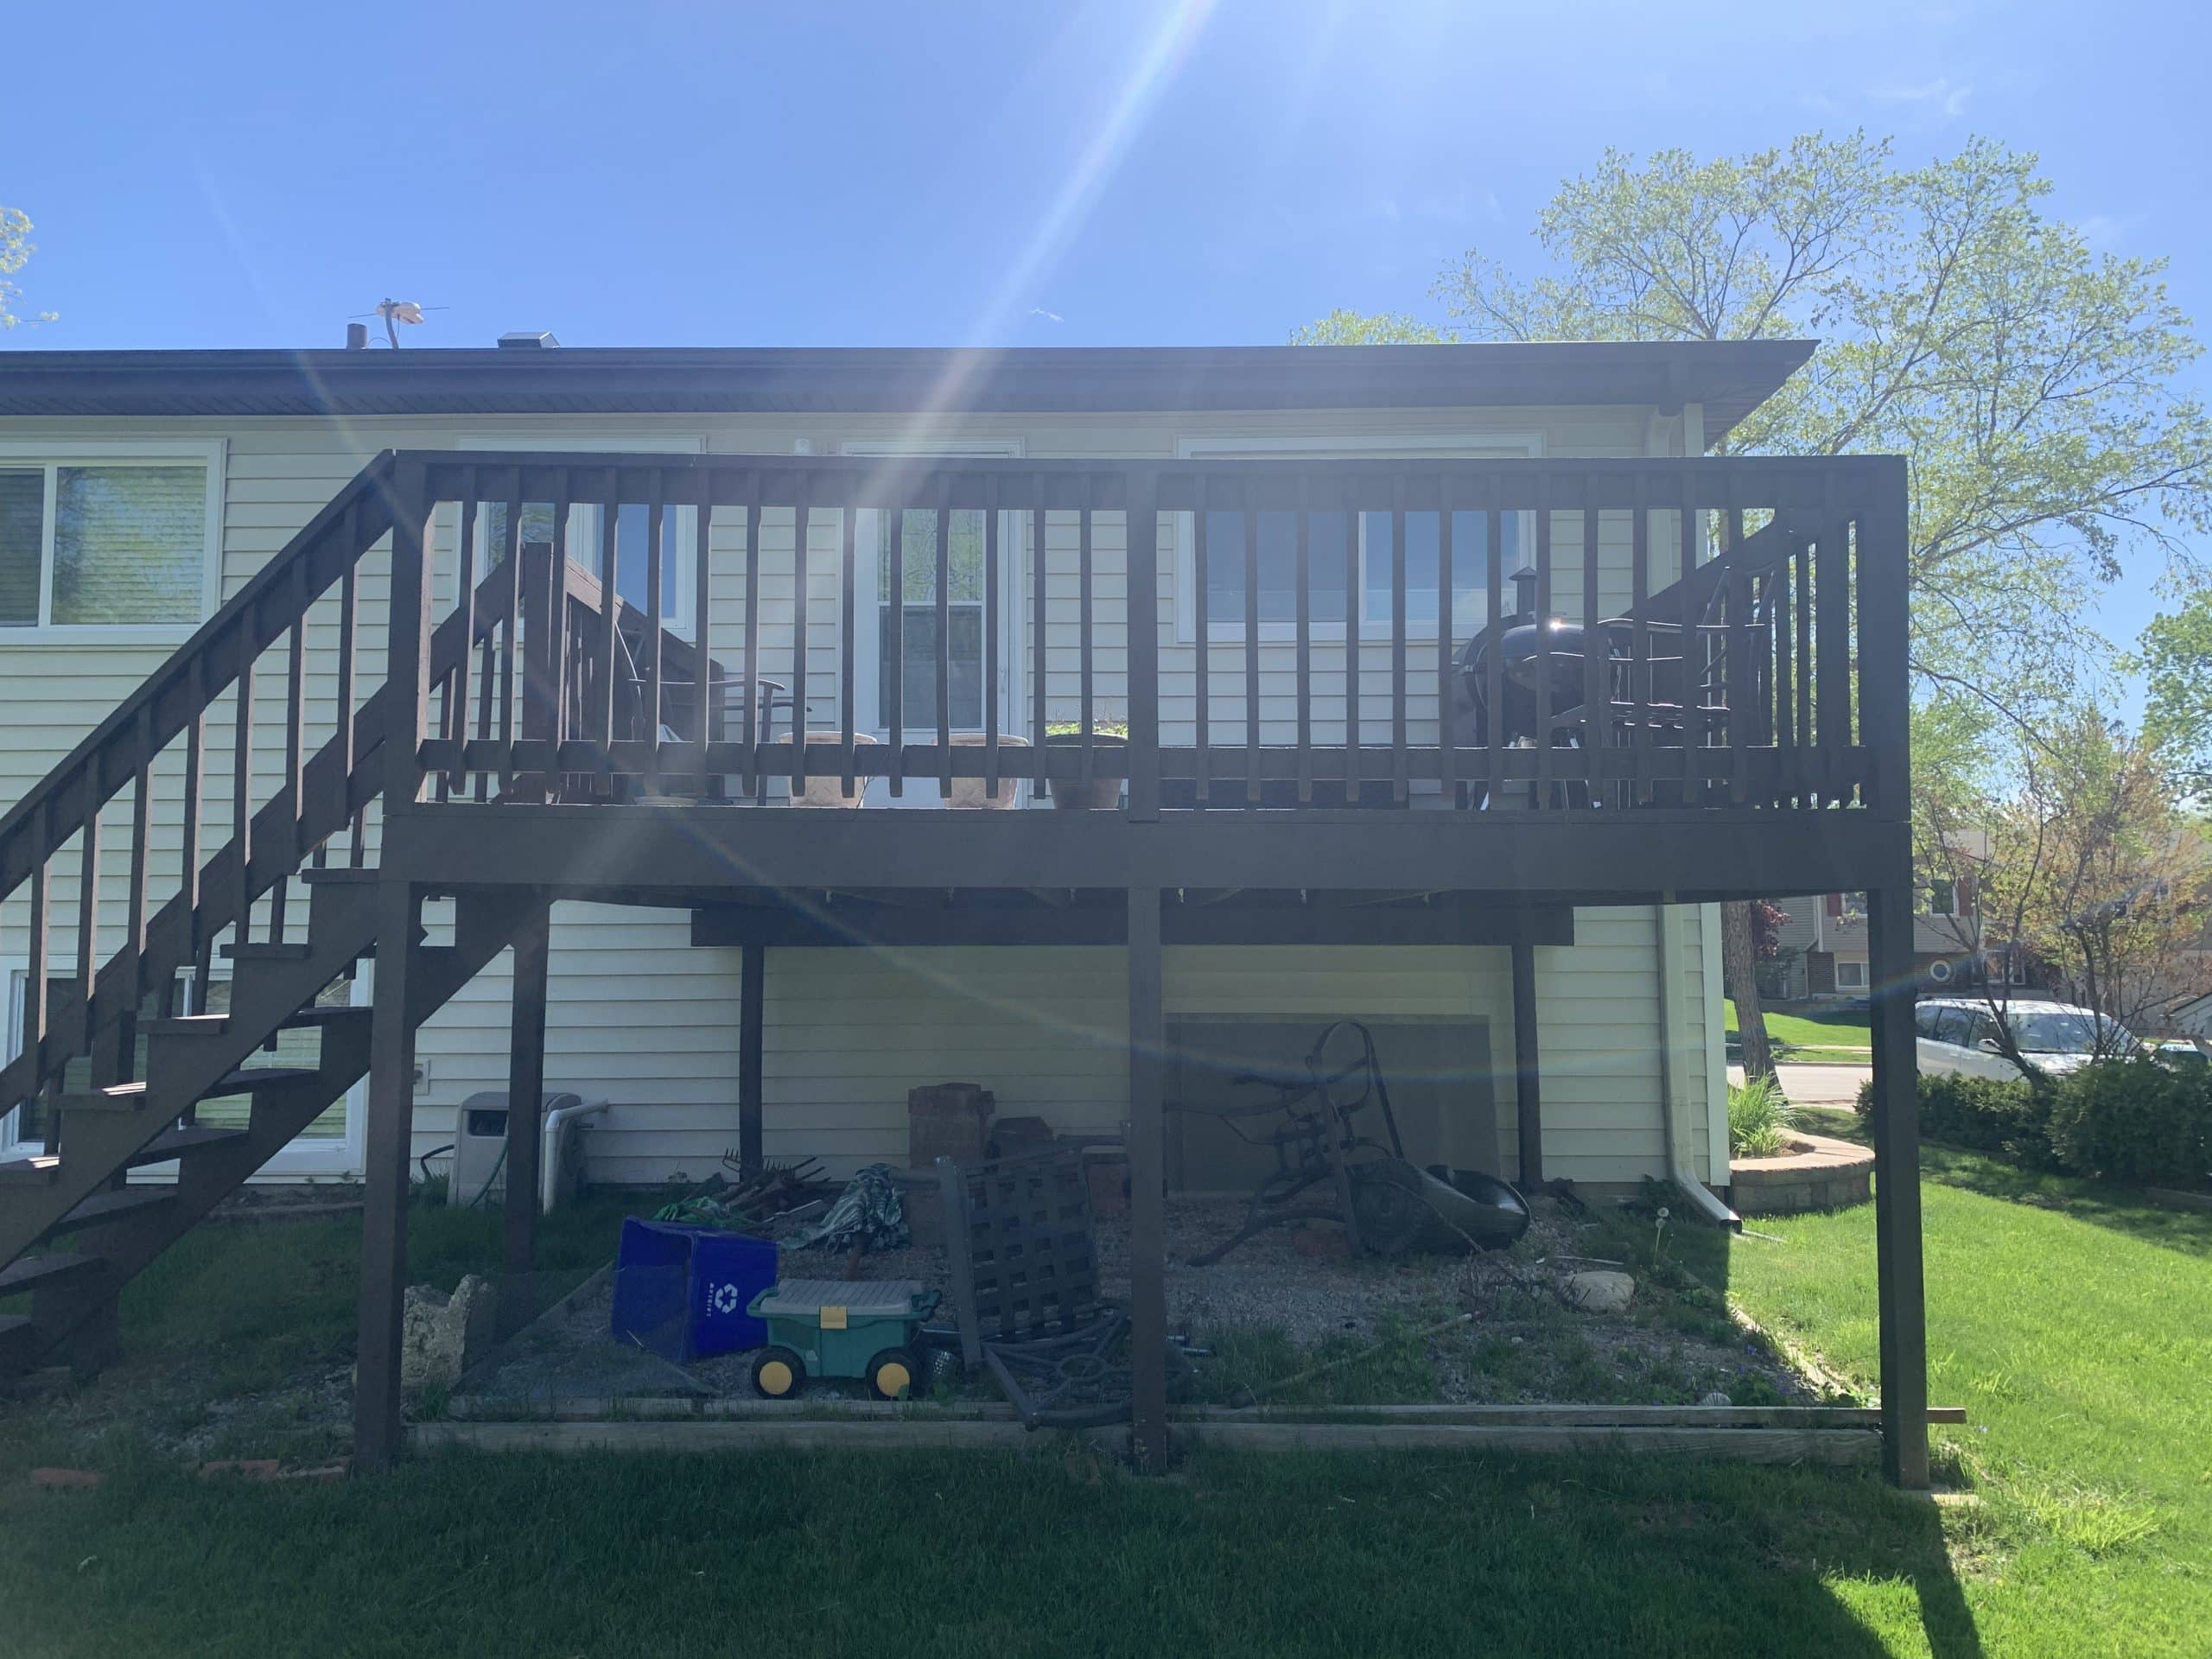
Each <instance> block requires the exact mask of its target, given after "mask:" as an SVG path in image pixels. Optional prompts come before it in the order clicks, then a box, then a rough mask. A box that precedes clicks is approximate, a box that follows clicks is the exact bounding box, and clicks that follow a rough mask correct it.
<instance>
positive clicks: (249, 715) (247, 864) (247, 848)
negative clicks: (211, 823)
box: [231, 606, 257, 939]
mask: <svg viewBox="0 0 2212 1659" xmlns="http://www.w3.org/2000/svg"><path fill="white" fill-rule="evenodd" d="M256 621H257V618H256V617H255V615H254V612H253V608H252V607H250V606H249V607H247V609H246V613H245V615H244V616H243V617H241V618H240V619H239V620H238V685H237V691H236V696H237V697H238V703H237V706H236V708H235V709H234V710H233V712H234V714H235V715H236V716H237V724H236V726H235V728H233V732H232V740H231V850H232V855H234V856H235V857H236V858H237V860H238V925H237V933H236V936H235V937H237V938H240V939H243V938H245V937H246V925H247V923H248V921H249V920H250V918H251V916H252V913H253V671H254V657H255V654H256V652H255V645H254V626H255V623H256Z"/></svg>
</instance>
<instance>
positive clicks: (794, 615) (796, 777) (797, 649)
mask: <svg viewBox="0 0 2212 1659" xmlns="http://www.w3.org/2000/svg"><path fill="white" fill-rule="evenodd" d="M791 489H792V492H793V493H792V498H791V499H792V503H793V505H792V507H791V536H792V537H793V540H792V543H791V549H792V551H791V798H792V799H793V800H798V798H800V797H801V796H803V795H804V794H805V793H806V773H807V765H806V658H807V618H806V601H807V592H806V587H807V576H808V566H809V564H810V563H811V559H810V555H811V554H812V552H813V541H814V475H813V474H811V473H801V474H798V477H796V478H794V479H793V480H791Z"/></svg>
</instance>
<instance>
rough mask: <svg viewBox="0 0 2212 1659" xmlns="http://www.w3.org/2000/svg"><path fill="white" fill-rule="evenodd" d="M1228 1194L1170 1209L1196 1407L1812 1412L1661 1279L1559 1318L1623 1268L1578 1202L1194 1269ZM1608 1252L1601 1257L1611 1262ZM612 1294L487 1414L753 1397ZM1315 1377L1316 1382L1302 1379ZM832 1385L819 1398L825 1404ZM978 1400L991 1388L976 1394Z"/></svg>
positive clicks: (1306, 1237)
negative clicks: (1441, 1244) (643, 1338)
mask: <svg viewBox="0 0 2212 1659" xmlns="http://www.w3.org/2000/svg"><path fill="white" fill-rule="evenodd" d="M1242 1220H1243V1204H1242V1202H1241V1201H1240V1200H1236V1199H1233V1198H1227V1199H1225V1198H1188V1197H1176V1198H1170V1200H1169V1201H1168V1205H1167V1243H1168V1261H1167V1267H1166V1297H1167V1315H1168V1321H1169V1328H1170V1330H1171V1331H1172V1332H1173V1333H1175V1334H1176V1335H1177V1336H1179V1337H1180V1338H1183V1339H1184V1340H1185V1341H1186V1342H1188V1343H1190V1344H1192V1345H1194V1346H1196V1347H1198V1348H1200V1349H1204V1350H1207V1351H1210V1357H1208V1358H1206V1359H1205V1360H1204V1361H1202V1362H1201V1363H1200V1366H1199V1376H1200V1382H1199V1396H1200V1397H1202V1398H1207V1399H1217V1400H1220V1399H1233V1398H1241V1397H1243V1396H1245V1395H1249V1394H1251V1393H1252V1392H1253V1391H1255V1390H1260V1391H1262V1392H1268V1393H1269V1395H1270V1397H1279V1398H1281V1400H1283V1401H1284V1402H1286V1403H1289V1402H1311V1403H1341V1404H1357V1403H1377V1402H1403V1403H1421V1402H1431V1401H1441V1402H1447V1403H1455V1404H1456V1403H1469V1402H1495V1403H1499V1404H1522V1403H1542V1402H1586V1403H1604V1404H1617V1403H1618V1404H1625V1403H1649V1404H1662V1405H1665V1404H1692V1403H1695V1402H1698V1401H1700V1400H1702V1399H1707V1398H1708V1397H1710V1396H1712V1395H1716V1394H1717V1395H1725V1396H1726V1397H1727V1399H1728V1400H1730V1401H1731V1402H1733V1403H1736V1404H1738V1405H1755V1404H1774V1403H1779V1402H1791V1401H1809V1400H1812V1399H1814V1398H1816V1397H1817V1391H1816V1390H1815V1389H1814V1387H1813V1386H1812V1384H1811V1383H1808V1381H1807V1380H1806V1379H1804V1378H1802V1377H1801V1376H1797V1375H1796V1373H1794V1372H1793V1371H1792V1370H1790V1369H1789V1366H1788V1364H1787V1363H1785V1362H1784V1361H1783V1360H1782V1359H1781V1358H1779V1357H1777V1356H1776V1355H1774V1354H1773V1353H1772V1352H1770V1351H1769V1350H1768V1348H1767V1347H1766V1345H1765V1344H1763V1343H1760V1342H1758V1341H1757V1340H1756V1339H1755V1338H1751V1337H1749V1336H1747V1335H1746V1333H1745V1332H1742V1331H1741V1330H1739V1329H1738V1327H1737V1326H1736V1325H1734V1324H1732V1322H1731V1320H1730V1319H1729V1316H1728V1313H1727V1311H1726V1308H1725V1306H1722V1305H1721V1304H1720V1303H1719V1300H1718V1299H1717V1298H1715V1297H1714V1296H1713V1294H1711V1293H1710V1292H1709V1291H1707V1290H1705V1289H1704V1287H1701V1286H1699V1285H1698V1284H1696V1283H1695V1281H1692V1280H1690V1279H1688V1276H1687V1275H1685V1274H1680V1273H1678V1272H1675V1271H1674V1270H1670V1269H1669V1268H1665V1267H1664V1266H1663V1265H1662V1266H1661V1267H1659V1268H1651V1267H1649V1266H1648V1265H1647V1266H1643V1267H1638V1268H1636V1269H1635V1270H1634V1276H1635V1279H1636V1281H1637V1287H1636V1294H1635V1296H1634V1298H1633V1299H1632V1300H1631V1301H1630V1305H1629V1306H1628V1307H1627V1308H1626V1309H1625V1310H1624V1312H1622V1313H1618V1314H1611V1315H1598V1314H1592V1313H1586V1312H1583V1311H1581V1310H1580V1309H1578V1308H1575V1307H1573V1306H1571V1305H1570V1300H1571V1299H1570V1298H1569V1297H1568V1295H1567V1290H1566V1285H1567V1279H1568V1277H1569V1275H1571V1274H1575V1273H1579V1272H1583V1271H1586V1270H1589V1269H1592V1268H1600V1269H1603V1268H1617V1267H1619V1266H1621V1265H1623V1264H1622V1262H1620V1260H1619V1257H1618V1251H1619V1249H1620V1244H1619V1236H1618V1234H1617V1233H1615V1232H1612V1231H1611V1230H1608V1229H1607V1228H1606V1227H1605V1225H1604V1224H1602V1223H1600V1222H1599V1220H1597V1219H1596V1218H1595V1217H1592V1216H1591V1215H1590V1214H1589V1213H1588V1212H1586V1211H1583V1210H1582V1209H1581V1208H1580V1206H1578V1205H1571V1204H1567V1203H1562V1202H1560V1201H1559V1200H1555V1199H1551V1198H1543V1199H1539V1200H1538V1201H1537V1203H1536V1205H1535V1220H1534V1222H1533V1223H1532V1224H1531V1226H1530V1228H1529V1232H1528V1234H1527V1235H1526V1236H1524V1237H1523V1238H1522V1240H1521V1241H1520V1242H1519V1243H1517V1244H1516V1245H1515V1246H1514V1247H1513V1248H1512V1249H1510V1250H1503V1251H1494V1252H1493V1251H1484V1252H1476V1253H1473V1254H1471V1255H1432V1254H1423V1255H1409V1256H1407V1257H1404V1258H1402V1259H1400V1260H1396V1261H1389V1262H1385V1261H1376V1260H1374V1259H1371V1258H1366V1257H1358V1258H1354V1257H1351V1256H1349V1255H1346V1254H1345V1253H1344V1250H1343V1248H1342V1234H1341V1232H1340V1230H1338V1229H1336V1228H1333V1227H1327V1226H1322V1225H1318V1224H1316V1225H1312V1226H1309V1227H1307V1228H1306V1229H1303V1230H1300V1229H1293V1228H1278V1229H1275V1230H1271V1231H1268V1232H1265V1233H1262V1234H1260V1235H1258V1236H1255V1237H1254V1238H1252V1239H1249V1240H1248V1241H1246V1243H1244V1244H1243V1245H1241V1246H1240V1247H1238V1249H1236V1250H1235V1251H1234V1252H1232V1253H1231V1254H1230V1255H1229V1256H1228V1257H1227V1258H1226V1259H1224V1260H1223V1261H1221V1262H1217V1263H1215V1264H1213V1265H1212V1266H1210V1267H1198V1266H1194V1265H1192V1262H1191V1259H1190V1258H1191V1257H1192V1256H1193V1255H1203V1254H1205V1252H1206V1251H1207V1250H1209V1249H1211V1248H1212V1247H1214V1246H1215V1245H1217V1244H1219V1243H1222V1242H1223V1241H1224V1240H1225V1239H1227V1238H1228V1237H1229V1236H1230V1235H1231V1234H1232V1233H1233V1232H1234V1231H1235V1230H1236V1228H1237V1226H1238V1225H1239V1224H1241V1222H1242ZM1098 1249H1099V1272H1100V1280H1101V1285H1102V1288H1103V1292H1104V1294H1106V1295H1107V1296H1109V1297H1114V1298H1126V1297H1127V1295H1128V1287H1129V1273H1128V1227H1127V1224H1125V1223H1122V1222H1110V1223H1106V1224H1102V1225H1101V1226H1100V1228H1099V1230H1098ZM1609 1252H1611V1254H1609ZM844 1268H845V1262H844V1259H843V1258H842V1256H840V1255H836V1254H835V1253H829V1252H791V1253H787V1255H786V1260H785V1273H786V1274H791V1275H798V1274H801V1273H802V1272H804V1274H806V1275H808V1276H814V1277H836V1276H838V1275H840V1274H842V1272H843V1271H844ZM859 1276H861V1277H862V1278H867V1279H915V1280H919V1281H921V1282H922V1283H924V1284H925V1285H929V1286H931V1287H935V1288H937V1289H938V1290H939V1291H940V1293H941V1294H942V1296H943V1300H941V1301H940V1303H939V1306H938V1314H937V1323H938V1324H940V1325H946V1326H950V1325H952V1324H953V1323H954V1319H955V1314H956V1310H955V1308H954V1307H953V1305H952V1301H951V1286H950V1275H949V1272H948V1268H947V1263H946V1259H945V1254H944V1250H943V1249H937V1248H915V1249H902V1250H893V1251H885V1252H880V1253H877V1254H874V1255H868V1256H867V1257H865V1258H863V1260H862V1262H861V1265H860V1272H859ZM610 1311H611V1292H609V1291H607V1290H606V1289H604V1288H602V1290H601V1292H600V1293H599V1294H595V1295H594V1296H592V1297H590V1298H588V1299H586V1300H582V1301H579V1302H577V1303H576V1304H575V1305H574V1306H570V1307H569V1308H568V1309H567V1310H566V1311H565V1312H563V1313H560V1315H559V1317H558V1318H556V1319H550V1320H547V1321H541V1322H540V1324H539V1325H537V1326H533V1327H531V1330H530V1331H527V1332H524V1334H523V1335H522V1336H521V1337H520V1338H518V1339H517V1340H516V1342H515V1343H514V1344H510V1350H509V1358H508V1360H507V1363H505V1366H503V1367H502V1369H501V1370H500V1371H499V1373H498V1374H497V1375H496V1376H485V1377H474V1376H473V1377H472V1378H471V1379H470V1381H469V1384H468V1386H467V1389H465V1390H464V1392H466V1393H469V1394H472V1395H486V1396H489V1397H490V1398H489V1400H487V1402H486V1403H493V1402H498V1401H500V1400H511V1401H520V1400H524V1399H529V1398H538V1399H541V1400H542V1399H544V1398H546V1397H548V1396H558V1395H568V1396H570V1397H572V1398H585V1397H595V1398H600V1399H607V1398H609V1397H610V1396H615V1397H630V1398H639V1397H645V1396H648V1395H663V1396H666V1395H739V1396H748V1395H750V1392H751V1371H752V1362H753V1351H750V1350H747V1351H741V1352H737V1353H731V1354H723V1355H718V1356H715V1357H711V1358H707V1359H702V1360H698V1361H695V1362H693V1363H690V1364H688V1365H684V1366H682V1367H677V1366H674V1365H671V1364H669V1363H666V1362H664V1361H660V1360H658V1359H656V1358H654V1357H652V1356H651V1355H643V1354H640V1353H639V1351H636V1350H635V1349H633V1348H628V1349H626V1348H625V1347H623V1346H621V1345H619V1344H615V1343H614V1342H613V1340H612V1339H611V1338H610V1337H609V1335H608V1317H609V1313H610ZM1316 1366H1319V1367H1325V1368H1326V1369H1325V1371H1324V1372H1323V1374H1322V1375H1321V1376H1319V1377H1317V1378H1315V1379H1314V1380H1313V1381H1312V1382H1311V1383H1302V1382H1300V1378H1301V1376H1303V1374H1304V1373H1305V1372H1306V1371H1307V1370H1312V1369H1313V1368H1314V1367H1316ZM838 1391H841V1390H835V1389H831V1390H825V1392H838ZM983 1392H985V1393H988V1389H984V1390H983Z"/></svg>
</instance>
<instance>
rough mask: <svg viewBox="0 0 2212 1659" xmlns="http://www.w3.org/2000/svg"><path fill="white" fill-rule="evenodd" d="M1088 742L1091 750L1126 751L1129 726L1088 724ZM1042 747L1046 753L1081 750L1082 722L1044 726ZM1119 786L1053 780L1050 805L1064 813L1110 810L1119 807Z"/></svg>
mask: <svg viewBox="0 0 2212 1659" xmlns="http://www.w3.org/2000/svg"><path fill="white" fill-rule="evenodd" d="M1090 742H1091V746H1092V747H1094V748H1099V749H1103V748H1108V747H1117V748H1124V749H1126V748H1127V747H1128V744H1129V728H1128V722H1127V721H1119V720H1094V721H1091V723H1090ZM1045 747H1046V748H1048V749H1060V748H1075V749H1079V748H1081V747H1083V726H1082V724H1081V722H1079V721H1071V720H1067V721H1059V722H1058V723H1057V724H1054V725H1051V726H1047V727H1046V728H1045ZM1126 769H1127V768H1124V770H1126ZM1051 788H1052V804H1053V805H1054V806H1056V807H1058V808H1059V809H1060V810H1062V811H1067V812H1079V811H1085V810H1111V809H1112V808H1114V807H1117V806H1119V805H1120V804H1122V779H1119V778H1093V779H1091V780H1090V782H1089V783H1087V784H1086V783H1084V782H1082V781H1080V780H1079V779H1073V778H1055V779H1052V781H1051Z"/></svg>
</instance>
